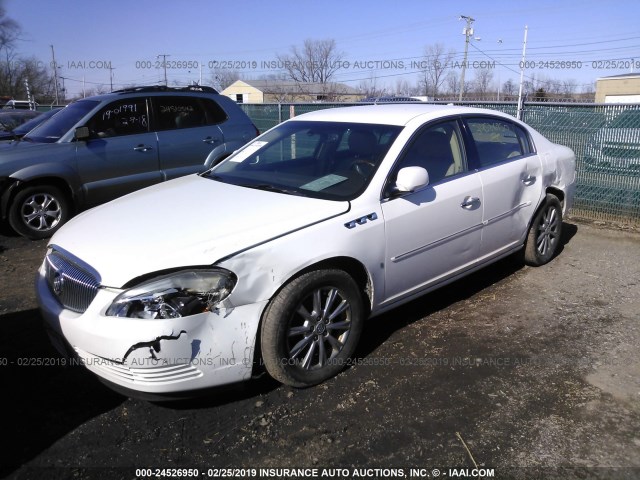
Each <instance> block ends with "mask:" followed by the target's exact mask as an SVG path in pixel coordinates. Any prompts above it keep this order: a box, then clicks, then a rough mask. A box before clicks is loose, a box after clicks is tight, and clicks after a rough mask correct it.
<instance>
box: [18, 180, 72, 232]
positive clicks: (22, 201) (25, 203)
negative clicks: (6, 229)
mask: <svg viewBox="0 0 640 480" xmlns="http://www.w3.org/2000/svg"><path fill="white" fill-rule="evenodd" d="M69 210H70V203H69V200H68V199H67V197H66V195H65V194H64V193H63V192H62V190H60V189H59V188H58V187H53V186H49V185H33V186H27V187H25V188H23V189H22V190H20V191H18V193H16V195H15V197H14V199H13V201H12V202H11V206H10V207H9V223H10V224H11V227H12V228H13V229H14V230H15V231H16V232H17V233H19V234H20V235H22V236H24V237H27V238H31V239H33V240H39V239H41V238H47V237H50V236H51V235H53V234H54V233H55V232H56V230H58V228H60V227H61V226H62V225H63V224H64V223H65V222H66V221H67V220H69V217H70V211H69Z"/></svg>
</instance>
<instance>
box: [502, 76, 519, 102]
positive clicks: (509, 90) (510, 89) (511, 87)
mask: <svg viewBox="0 0 640 480" xmlns="http://www.w3.org/2000/svg"><path fill="white" fill-rule="evenodd" d="M517 94H518V87H517V86H516V84H515V83H513V80H511V79H509V80H507V81H506V82H504V83H503V84H502V95H503V98H504V100H513V99H515V98H516V95H517Z"/></svg>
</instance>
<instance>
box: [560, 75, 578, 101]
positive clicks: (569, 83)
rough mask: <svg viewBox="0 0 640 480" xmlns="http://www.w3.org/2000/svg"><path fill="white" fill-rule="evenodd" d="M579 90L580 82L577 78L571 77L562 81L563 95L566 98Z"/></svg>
mask: <svg viewBox="0 0 640 480" xmlns="http://www.w3.org/2000/svg"><path fill="white" fill-rule="evenodd" d="M577 90H578V82H577V81H576V80H575V78H569V79H567V80H563V81H562V95H563V96H564V97H565V98H571V97H573V95H575V93H576V91H577Z"/></svg>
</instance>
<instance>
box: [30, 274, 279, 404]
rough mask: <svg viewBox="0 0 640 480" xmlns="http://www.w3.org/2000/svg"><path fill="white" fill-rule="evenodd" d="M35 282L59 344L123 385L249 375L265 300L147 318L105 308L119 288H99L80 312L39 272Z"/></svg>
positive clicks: (146, 387) (146, 388) (196, 385)
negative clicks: (67, 306) (64, 304)
mask: <svg viewBox="0 0 640 480" xmlns="http://www.w3.org/2000/svg"><path fill="white" fill-rule="evenodd" d="M36 290H37V296H38V302H39V304H40V310H41V312H42V315H43V317H44V320H45V323H46V327H47V330H48V332H49V336H50V337H51V339H52V343H53V344H54V346H56V347H57V349H58V350H59V351H60V352H61V353H62V354H65V355H68V348H65V346H66V345H68V346H70V347H71V349H72V350H73V352H74V353H75V355H76V356H77V357H76V360H77V362H78V363H79V364H80V365H83V366H85V367H86V368H88V369H89V370H90V371H91V372H93V373H95V374H96V375H98V376H99V377H101V378H103V379H105V380H107V381H108V382H111V383H113V384H115V385H118V386H121V387H123V388H124V389H126V390H131V391H139V392H144V393H158V394H162V393H176V392H186V391H190V390H200V389H205V388H209V387H215V386H218V385H225V384H230V383H235V382H240V381H244V380H248V379H249V378H250V377H251V373H252V369H253V358H254V350H255V341H256V332H257V329H258V324H259V321H260V315H261V313H262V311H263V309H264V307H265V306H266V303H267V301H264V302H258V303H253V304H249V305H242V306H238V307H233V308H221V309H219V310H216V311H214V312H206V313H200V314H196V315H191V316H188V317H180V318H172V319H161V320H149V319H133V318H121V317H112V316H106V315H105V312H106V309H107V308H108V307H109V305H111V303H112V302H113V299H114V298H115V297H116V295H117V293H118V292H116V291H108V290H106V289H101V290H99V291H98V294H97V295H96V297H95V299H94V300H93V302H91V305H90V306H89V308H88V309H87V310H86V311H85V312H84V313H82V314H80V313H75V312H72V311H71V310H67V309H64V308H63V307H62V306H61V305H60V303H59V302H58V301H57V299H56V298H55V296H54V295H53V294H52V293H51V291H50V289H49V286H48V285H47V282H46V280H45V279H44V276H43V274H42V272H40V274H39V275H38V277H37V281H36Z"/></svg>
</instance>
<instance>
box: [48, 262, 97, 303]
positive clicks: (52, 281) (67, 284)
mask: <svg viewBox="0 0 640 480" xmlns="http://www.w3.org/2000/svg"><path fill="white" fill-rule="evenodd" d="M45 275H46V279H47V284H48V285H49V289H50V290H51V292H52V293H53V294H54V295H55V296H56V298H57V299H58V301H59V302H60V303H61V304H62V306H63V307H65V308H68V309H69V310H73V311H74V312H78V313H83V312H84V311H85V310H86V309H87V308H89V305H90V304H91V302H92V301H93V299H94V298H95V296H96V295H97V293H98V288H100V284H99V283H98V281H97V280H96V279H95V277H94V276H93V275H91V274H90V273H89V272H87V271H85V270H84V269H82V268H81V267H79V266H78V265H76V264H75V263H74V262H72V261H70V260H68V259H67V258H65V257H64V256H62V255H61V254H60V253H58V252H56V251H53V252H51V253H49V254H48V255H47V257H46V259H45Z"/></svg>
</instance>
